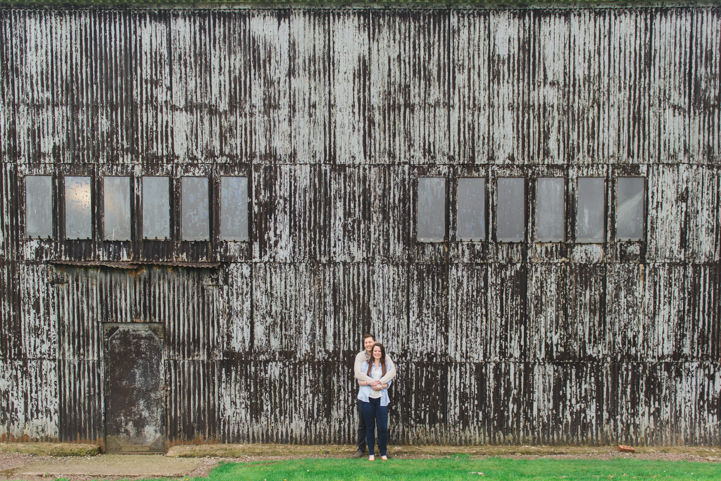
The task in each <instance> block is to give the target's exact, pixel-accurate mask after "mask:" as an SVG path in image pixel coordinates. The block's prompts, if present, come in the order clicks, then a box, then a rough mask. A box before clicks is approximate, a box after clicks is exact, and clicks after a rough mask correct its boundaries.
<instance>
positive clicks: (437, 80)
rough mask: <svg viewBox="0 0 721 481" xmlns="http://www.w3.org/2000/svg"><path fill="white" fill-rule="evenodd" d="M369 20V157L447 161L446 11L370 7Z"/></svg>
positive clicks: (374, 159) (378, 160) (380, 160)
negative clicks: (443, 12) (372, 9)
mask: <svg viewBox="0 0 721 481" xmlns="http://www.w3.org/2000/svg"><path fill="white" fill-rule="evenodd" d="M370 22H371V25H370V41H369V42H370V45H369V48H370V59H369V64H370V65H369V69H370V72H369V77H370V93H369V98H368V103H369V105H370V107H369V108H370V113H369V117H370V118H369V121H370V123H371V127H370V130H371V145H372V151H371V154H370V158H371V161H372V162H373V163H383V164H396V163H411V164H429V163H430V164H434V163H448V162H450V161H451V158H450V155H451V152H450V145H449V137H448V135H447V132H448V124H449V118H448V108H449V102H450V90H449V86H450V84H449V69H448V68H447V67H446V66H447V65H448V62H449V48H448V42H449V38H448V32H449V17H448V15H438V14H435V13H433V12H428V13H426V12H424V11H421V10H419V11H412V12H399V13H396V12H382V13H381V12H371V14H370Z"/></svg>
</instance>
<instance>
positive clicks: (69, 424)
mask: <svg viewBox="0 0 721 481" xmlns="http://www.w3.org/2000/svg"><path fill="white" fill-rule="evenodd" d="M102 337H103V335H102V333H101V334H100V343H101V348H102ZM102 369H103V368H102V364H101V362H100V361H98V360H94V359H93V360H85V359H64V358H59V359H58V361H57V381H56V382H57V403H58V417H57V423H58V430H59V432H58V438H59V439H60V440H61V441H86V442H92V443H100V444H101V445H102V442H103V437H104V436H103V420H104V416H103V413H104V406H105V397H104V392H105V389H104V387H103V377H102Z"/></svg>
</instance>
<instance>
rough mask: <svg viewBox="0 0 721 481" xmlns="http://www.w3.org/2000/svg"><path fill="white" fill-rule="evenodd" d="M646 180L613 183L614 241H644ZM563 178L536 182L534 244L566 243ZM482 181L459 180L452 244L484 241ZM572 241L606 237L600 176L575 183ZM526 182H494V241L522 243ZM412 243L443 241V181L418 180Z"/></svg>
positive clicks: (504, 179) (508, 179) (510, 179)
mask: <svg viewBox="0 0 721 481" xmlns="http://www.w3.org/2000/svg"><path fill="white" fill-rule="evenodd" d="M645 185H646V184H645V180H644V179H643V178H642V177H618V178H617V179H616V186H615V187H616V190H615V200H616V209H615V214H616V219H615V220H616V223H615V236H616V239H618V240H642V239H643V236H644V198H645ZM565 194H566V179H565V178H562V177H541V178H538V179H536V206H535V219H534V220H535V223H534V227H535V229H534V240H536V241H539V242H563V241H565V240H566V202H565V196H566V195H565ZM486 198H487V194H486V179H485V178H478V177H465V178H459V179H458V184H457V192H456V215H457V218H456V220H457V222H456V239H458V240H461V241H484V240H486V239H487V233H486V224H487V221H486V218H487V216H486ZM575 206H576V219H575V221H576V222H575V240H576V242H582V243H600V242H604V240H605V238H606V216H605V206H606V188H605V182H604V178H602V177H579V178H578V179H577V184H576V198H575ZM525 207H526V181H525V179H524V178H519V177H501V178H498V179H497V180H496V216H495V224H496V240H498V241H500V242H522V241H524V239H525V233H526V208H525ZM417 209H418V210H417V224H416V238H417V240H418V241H420V242H442V241H443V240H444V239H445V235H446V179H445V178H443V177H421V178H419V179H418V203H417Z"/></svg>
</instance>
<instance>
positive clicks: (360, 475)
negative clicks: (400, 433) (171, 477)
mask: <svg viewBox="0 0 721 481" xmlns="http://www.w3.org/2000/svg"><path fill="white" fill-rule="evenodd" d="M208 479H209V481H239V480H262V481H295V480H303V481H310V480H346V481H375V480H395V481H403V480H409V481H410V480H413V481H423V480H474V479H475V480H480V479H483V480H491V479H492V480H508V481H510V480H534V481H545V480H567V481H599V480H608V479H612V480H629V481H630V480H636V481H645V480H649V481H650V480H654V481H672V480H673V481H684V480H694V481H703V480H709V481H710V480H714V481H717V480H719V479H721V464H718V463H700V462H685V461H647V460H639V459H611V460H593V459H548V458H541V459H510V458H480V459H479V458H471V457H469V456H453V457H447V458H433V459H390V460H388V461H385V462H384V461H381V460H380V459H377V460H376V461H374V462H370V461H368V460H367V459H363V458H362V459H301V460H288V461H276V462H273V461H262V462H254V463H241V464H237V463H228V464H223V465H221V466H219V467H217V468H216V469H214V470H213V471H212V472H211V473H210V477H209V478H208Z"/></svg>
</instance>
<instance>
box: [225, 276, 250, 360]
mask: <svg viewBox="0 0 721 481" xmlns="http://www.w3.org/2000/svg"><path fill="white" fill-rule="evenodd" d="M252 267H253V266H252V265H251V264H240V263H233V264H229V265H227V266H226V267H225V269H223V277H222V279H221V282H220V283H219V284H220V285H219V286H218V288H219V289H220V290H221V292H220V293H219V294H218V297H219V306H218V312H217V314H218V320H217V322H218V334H219V337H220V339H219V341H220V345H219V346H217V347H216V348H217V349H220V350H221V352H222V356H221V357H222V358H223V359H236V358H238V357H240V356H242V355H243V354H244V353H246V352H249V351H250V350H251V348H252V344H251V343H252V342H253V334H252V327H253V308H254V304H253V282H252V281H253V276H252Z"/></svg>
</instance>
